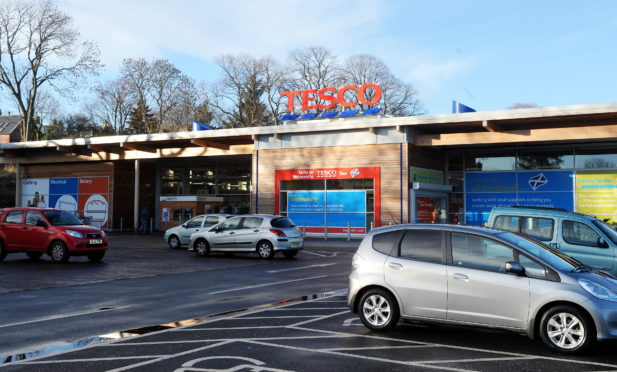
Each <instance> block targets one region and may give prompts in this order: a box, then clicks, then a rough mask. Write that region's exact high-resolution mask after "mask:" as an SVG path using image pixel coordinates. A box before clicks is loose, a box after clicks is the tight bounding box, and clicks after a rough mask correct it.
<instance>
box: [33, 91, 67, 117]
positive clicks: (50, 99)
mask: <svg viewBox="0 0 617 372" xmlns="http://www.w3.org/2000/svg"><path fill="white" fill-rule="evenodd" d="M61 111H62V110H61V108H60V102H58V100H57V99H56V97H55V96H54V95H52V94H51V93H50V92H49V91H48V90H40V91H39V93H38V97H37V99H36V102H35V106H34V112H35V114H36V116H37V117H38V120H37V122H40V123H41V124H42V125H44V124H45V123H47V122H49V121H51V120H52V119H55V118H58V117H60V115H61Z"/></svg>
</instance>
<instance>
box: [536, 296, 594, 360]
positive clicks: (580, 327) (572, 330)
mask: <svg viewBox="0 0 617 372" xmlns="http://www.w3.org/2000/svg"><path fill="white" fill-rule="evenodd" d="M593 328H594V327H593V323H592V322H590V321H589V320H588V319H587V317H586V316H585V314H583V313H582V312H581V311H579V310H578V309H576V308H574V307H572V306H557V307H554V308H552V309H550V310H549V311H547V312H546V313H544V316H543V317H542V321H541V323H540V337H541V338H542V341H543V342H544V343H545V344H546V345H547V346H549V347H550V348H552V349H554V350H556V351H559V352H561V353H566V354H567V353H576V352H580V351H582V350H584V349H586V348H587V347H588V346H589V345H590V344H591V343H592V342H593V341H594V337H593V335H594V332H595V331H594V330H593Z"/></svg>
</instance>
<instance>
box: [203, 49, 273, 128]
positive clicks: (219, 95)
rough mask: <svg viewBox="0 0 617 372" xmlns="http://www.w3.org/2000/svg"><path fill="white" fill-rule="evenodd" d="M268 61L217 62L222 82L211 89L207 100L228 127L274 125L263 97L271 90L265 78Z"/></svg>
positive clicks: (233, 58)
mask: <svg viewBox="0 0 617 372" xmlns="http://www.w3.org/2000/svg"><path fill="white" fill-rule="evenodd" d="M269 61H270V60H269V59H256V58H253V57H250V56H247V55H242V56H232V55H225V56H221V57H219V58H217V64H218V65H219V67H221V69H222V70H223V79H222V80H221V81H219V82H218V83H217V84H215V85H214V86H213V87H212V89H211V91H210V95H209V97H208V99H209V100H210V103H211V106H212V107H213V109H214V110H215V111H217V116H218V117H219V118H220V119H221V120H222V123H223V125H224V126H225V127H230V128H236V127H252V126H258V125H267V124H270V123H271V120H270V118H271V116H270V113H269V111H268V107H267V105H266V104H265V103H264V96H265V95H266V92H267V91H268V90H269V89H270V88H269V87H268V86H267V85H266V82H267V80H266V78H265V76H266V74H265V71H267V69H268V64H269Z"/></svg>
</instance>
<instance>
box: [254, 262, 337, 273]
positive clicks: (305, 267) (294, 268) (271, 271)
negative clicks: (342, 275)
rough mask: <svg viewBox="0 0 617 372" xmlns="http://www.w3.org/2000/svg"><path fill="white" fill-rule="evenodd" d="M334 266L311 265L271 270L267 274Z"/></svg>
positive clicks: (330, 264)
mask: <svg viewBox="0 0 617 372" xmlns="http://www.w3.org/2000/svg"><path fill="white" fill-rule="evenodd" d="M332 265H336V264H335V263H329V264H323V265H311V266H302V267H292V268H289V269H281V270H269V271H266V272H267V273H270V274H274V273H282V272H284V271H294V270H303V269H311V268H313V267H326V266H332Z"/></svg>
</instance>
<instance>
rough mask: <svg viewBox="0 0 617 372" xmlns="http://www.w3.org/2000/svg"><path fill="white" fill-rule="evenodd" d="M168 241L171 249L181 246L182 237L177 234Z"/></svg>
mask: <svg viewBox="0 0 617 372" xmlns="http://www.w3.org/2000/svg"><path fill="white" fill-rule="evenodd" d="M168 243H169V248H171V249H177V248H180V239H178V237H177V236H175V235H172V236H170V237H169V241H168Z"/></svg>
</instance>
